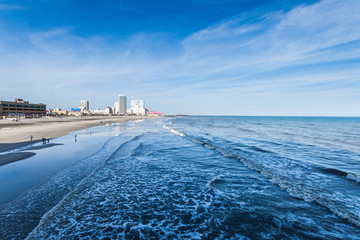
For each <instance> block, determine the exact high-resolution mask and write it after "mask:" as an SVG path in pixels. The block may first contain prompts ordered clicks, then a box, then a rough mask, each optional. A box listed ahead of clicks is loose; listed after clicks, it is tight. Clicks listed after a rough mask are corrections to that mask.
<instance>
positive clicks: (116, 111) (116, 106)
mask: <svg viewBox="0 0 360 240" xmlns="http://www.w3.org/2000/svg"><path fill="white" fill-rule="evenodd" d="M119 109H120V105H119V102H114V111H113V112H114V114H119V113H120V111H119Z"/></svg>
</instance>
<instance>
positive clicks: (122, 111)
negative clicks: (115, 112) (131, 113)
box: [119, 94, 126, 114]
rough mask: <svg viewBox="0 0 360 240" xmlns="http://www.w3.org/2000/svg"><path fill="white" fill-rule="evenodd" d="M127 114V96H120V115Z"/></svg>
mask: <svg viewBox="0 0 360 240" xmlns="http://www.w3.org/2000/svg"><path fill="white" fill-rule="evenodd" d="M125 113H126V96H125V95H121V94H119V114H125Z"/></svg>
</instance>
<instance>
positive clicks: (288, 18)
mask: <svg viewBox="0 0 360 240" xmlns="http://www.w3.org/2000/svg"><path fill="white" fill-rule="evenodd" d="M359 9H360V1H359V0H341V1H339V0H222V1H220V0H218V1H217V0H181V1H180V0H174V1H165V0H153V1H148V0H122V1H121V0H117V1H116V0H91V1H89V0H52V1H47V0H32V1H6V0H0V100H5V101H12V100H13V99H15V98H23V99H24V100H28V101H30V102H32V103H45V104H47V108H62V109H67V110H69V109H70V108H72V107H77V106H78V101H79V100H82V99H85V100H88V101H89V102H90V109H95V108H100V109H105V107H107V106H113V105H114V102H115V101H117V98H118V97H117V96H118V95H119V94H125V95H126V96H127V99H128V102H130V101H131V99H143V100H145V104H146V106H147V107H148V109H149V110H153V111H163V112H164V113H167V114H192V115H240V116H246V115H247V116H360V30H359V29H360V14H359Z"/></svg>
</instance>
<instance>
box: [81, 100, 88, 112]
mask: <svg viewBox="0 0 360 240" xmlns="http://www.w3.org/2000/svg"><path fill="white" fill-rule="evenodd" d="M79 108H80V109H81V111H89V110H90V109H89V101H87V100H80V101H79Z"/></svg>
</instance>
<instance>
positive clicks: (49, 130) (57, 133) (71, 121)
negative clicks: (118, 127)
mask: <svg viewBox="0 0 360 240" xmlns="http://www.w3.org/2000/svg"><path fill="white" fill-rule="evenodd" d="M150 118H154V117H148V116H135V117H118V116H104V117H102V116H101V117H98V116H94V117H82V118H77V117H69V118H41V119H24V120H21V121H20V122H11V121H10V120H0V144H1V145H2V144H6V145H9V147H10V145H12V144H14V145H16V146H15V147H18V145H21V146H26V145H28V144H32V143H35V142H37V141H41V139H42V138H46V139H53V138H58V137H62V136H65V135H67V134H69V133H70V132H73V131H76V130H81V129H86V128H90V127H94V126H100V125H105V124H110V123H117V122H126V121H130V120H142V119H150ZM31 136H33V139H32V141H31ZM1 151H4V150H2V148H1V147H0V152H1Z"/></svg>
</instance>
